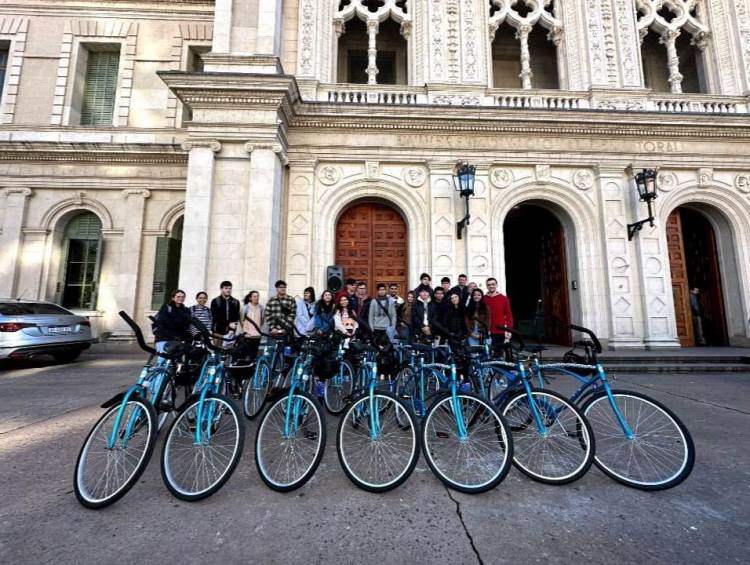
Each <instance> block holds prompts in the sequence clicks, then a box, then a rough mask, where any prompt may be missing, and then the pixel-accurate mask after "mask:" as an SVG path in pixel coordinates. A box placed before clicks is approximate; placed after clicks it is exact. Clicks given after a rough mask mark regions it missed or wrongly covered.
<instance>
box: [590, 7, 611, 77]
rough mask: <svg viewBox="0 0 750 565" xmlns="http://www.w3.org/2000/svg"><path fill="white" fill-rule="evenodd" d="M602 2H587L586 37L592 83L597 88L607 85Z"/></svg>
mask: <svg viewBox="0 0 750 565" xmlns="http://www.w3.org/2000/svg"><path fill="white" fill-rule="evenodd" d="M601 5H602V3H601V0H586V6H585V9H584V13H585V17H586V37H587V38H588V43H589V45H588V54H589V57H590V63H591V65H590V66H591V82H592V84H593V85H595V86H601V85H606V84H607V62H606V55H605V48H604V24H603V22H602V12H601Z"/></svg>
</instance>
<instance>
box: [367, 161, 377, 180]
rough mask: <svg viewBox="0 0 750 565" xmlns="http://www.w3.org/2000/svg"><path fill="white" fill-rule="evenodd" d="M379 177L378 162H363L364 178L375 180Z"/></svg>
mask: <svg viewBox="0 0 750 565" xmlns="http://www.w3.org/2000/svg"><path fill="white" fill-rule="evenodd" d="M379 177H380V163H378V162H377V161H367V162H365V178H366V179H367V180H377V179H378V178H379Z"/></svg>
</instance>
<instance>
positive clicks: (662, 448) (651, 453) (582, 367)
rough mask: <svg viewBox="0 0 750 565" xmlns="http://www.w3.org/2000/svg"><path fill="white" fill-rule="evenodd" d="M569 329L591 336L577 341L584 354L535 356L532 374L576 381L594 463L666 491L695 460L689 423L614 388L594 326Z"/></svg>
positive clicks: (623, 479) (633, 483) (575, 398)
mask: <svg viewBox="0 0 750 565" xmlns="http://www.w3.org/2000/svg"><path fill="white" fill-rule="evenodd" d="M569 328H570V329H571V330H573V331H576V332H580V333H582V334H585V335H587V336H588V338H586V339H581V340H577V341H575V342H574V346H575V347H576V348H578V347H580V348H582V351H583V354H577V353H576V351H575V349H574V350H571V351H569V352H568V353H567V354H566V355H565V358H564V362H563V363H547V364H541V363H540V362H539V361H538V360H537V359H534V362H533V364H532V365H531V370H532V371H533V374H534V375H535V376H536V378H537V379H538V381H539V384H540V386H544V384H545V381H546V380H547V379H549V378H550V376H552V375H550V373H552V374H553V375H554V374H563V375H567V376H570V377H572V378H574V379H575V380H577V381H578V382H579V384H580V386H579V388H578V389H577V390H576V391H575V392H574V393H573V395H572V396H571V397H570V400H571V402H574V403H576V404H578V405H580V406H581V411H582V412H583V414H584V415H585V417H586V418H587V419H588V421H589V422H590V423H591V427H592V429H593V433H594V436H595V437H596V454H595V456H594V463H595V464H596V466H597V467H599V469H601V470H602V471H603V472H604V473H605V474H606V475H608V476H610V477H611V478H613V479H615V480H616V481H619V482H620V483H622V484H625V485H627V486H630V487H634V488H637V489H641V490H664V489H668V488H672V487H674V486H677V485H679V484H680V483H681V482H683V481H684V480H685V479H687V477H688V476H689V475H690V473H691V472H692V470H693V465H694V464H695V445H694V444H693V439H692V437H691V436H690V432H689V431H688V429H687V427H686V426H685V424H683V422H682V420H680V419H679V418H678V417H677V415H676V414H675V413H674V412H672V411H671V410H670V409H669V408H667V407H666V406H664V405H663V404H661V403H660V402H658V401H657V400H654V399H653V398H651V397H649V396H646V395H645V394H641V393H640V392H634V391H630V390H622V389H614V388H612V386H611V384H610V382H609V379H608V378H607V375H606V372H605V370H604V366H603V365H602V364H601V363H600V362H599V359H598V355H599V354H600V353H601V352H602V345H601V343H600V342H599V339H598V338H597V337H596V335H595V334H594V332H592V331H591V330H589V329H587V328H584V327H581V326H576V325H571V326H569Z"/></svg>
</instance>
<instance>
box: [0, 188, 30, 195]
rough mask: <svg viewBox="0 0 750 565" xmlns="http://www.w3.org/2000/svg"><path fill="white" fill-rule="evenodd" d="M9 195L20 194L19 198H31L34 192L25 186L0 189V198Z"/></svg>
mask: <svg viewBox="0 0 750 565" xmlns="http://www.w3.org/2000/svg"><path fill="white" fill-rule="evenodd" d="M11 194H20V195H21V196H26V197H29V196H33V195H34V191H33V190H31V189H30V188H26V187H25V186H23V187H22V186H9V187H7V188H3V189H0V196H5V197H8V196H10V195H11Z"/></svg>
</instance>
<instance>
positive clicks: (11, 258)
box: [0, 188, 33, 298]
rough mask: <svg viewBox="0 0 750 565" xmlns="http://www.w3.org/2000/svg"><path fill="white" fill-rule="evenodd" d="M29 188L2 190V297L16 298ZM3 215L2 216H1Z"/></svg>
mask: <svg viewBox="0 0 750 565" xmlns="http://www.w3.org/2000/svg"><path fill="white" fill-rule="evenodd" d="M32 195H33V192H32V191H31V189H29V188H5V189H3V190H0V203H2V204H0V207H1V208H2V209H4V211H5V214H4V219H3V223H2V224H1V225H2V232H0V250H2V251H0V273H2V276H0V297H7V298H15V296H14V293H15V292H16V289H15V282H16V280H18V270H19V265H18V259H19V250H20V248H21V243H22V239H23V233H22V229H23V223H24V219H25V217H26V208H27V203H28V199H29V197H31V196H32ZM0 217H1V216H0Z"/></svg>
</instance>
